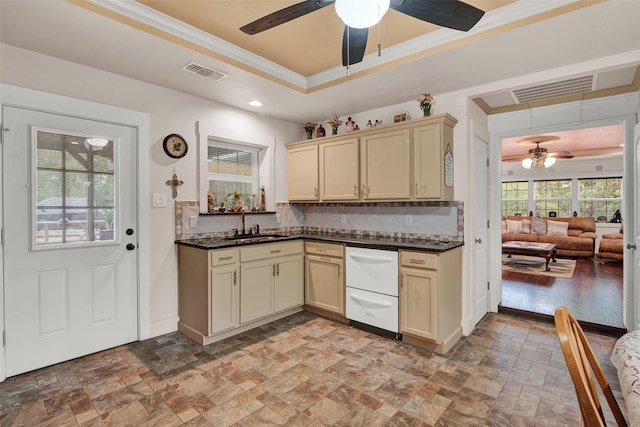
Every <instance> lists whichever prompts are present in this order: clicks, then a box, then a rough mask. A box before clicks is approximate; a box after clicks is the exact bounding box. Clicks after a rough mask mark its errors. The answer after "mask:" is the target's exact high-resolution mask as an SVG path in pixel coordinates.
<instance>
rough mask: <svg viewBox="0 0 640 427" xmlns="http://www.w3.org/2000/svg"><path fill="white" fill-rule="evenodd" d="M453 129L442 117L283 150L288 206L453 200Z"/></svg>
mask: <svg viewBox="0 0 640 427" xmlns="http://www.w3.org/2000/svg"><path fill="white" fill-rule="evenodd" d="M456 123H457V120H456V119H455V118H453V117H452V116H450V115H448V114H443V115H439V116H431V117H425V118H422V119H417V120H411V121H408V122H401V123H394V124H391V125H386V126H381V127H375V128H370V129H363V130H360V131H357V132H353V133H349V134H342V135H334V136H330V137H326V138H322V139H319V140H317V139H316V140H311V141H309V140H306V141H300V142H296V143H292V144H288V145H287V152H288V166H289V171H288V173H289V200H290V201H292V202H318V201H319V202H340V201H343V202H345V201H354V202H367V201H401V200H424V201H429V200H453V196H454V194H453V128H454V126H455V125H456ZM314 162H315V163H314Z"/></svg>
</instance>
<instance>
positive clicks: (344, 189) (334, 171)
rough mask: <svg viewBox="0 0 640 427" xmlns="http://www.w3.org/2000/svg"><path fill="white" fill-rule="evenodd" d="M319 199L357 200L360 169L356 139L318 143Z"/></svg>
mask: <svg viewBox="0 0 640 427" xmlns="http://www.w3.org/2000/svg"><path fill="white" fill-rule="evenodd" d="M319 150H320V153H319V156H320V199H321V200H358V198H359V197H360V191H359V189H360V169H359V167H358V162H359V158H358V139H357V138H350V139H346V140H342V141H333V142H327V143H323V144H320V146H319Z"/></svg>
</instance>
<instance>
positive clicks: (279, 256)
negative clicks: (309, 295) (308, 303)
mask: <svg viewBox="0 0 640 427" xmlns="http://www.w3.org/2000/svg"><path fill="white" fill-rule="evenodd" d="M240 260H241V266H240V324H241V325H243V324H246V323H249V322H252V321H254V320H257V319H261V318H263V317H266V316H269V315H271V314H274V313H278V312H282V311H284V310H287V309H291V308H296V307H301V306H302V305H303V304H304V287H303V280H304V270H303V255H302V242H301V241H293V242H282V243H265V244H260V245H253V246H247V247H244V248H242V249H241V251H240Z"/></svg>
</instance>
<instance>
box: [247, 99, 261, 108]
mask: <svg viewBox="0 0 640 427" xmlns="http://www.w3.org/2000/svg"><path fill="white" fill-rule="evenodd" d="M249 105H251V106H252V107H262V102H260V101H258V100H257V99H254V100H253V101H251V102H249Z"/></svg>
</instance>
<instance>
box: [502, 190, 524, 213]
mask: <svg viewBox="0 0 640 427" xmlns="http://www.w3.org/2000/svg"><path fill="white" fill-rule="evenodd" d="M528 203H529V183H528V182H527V181H514V182H503V183H502V216H504V217H506V216H509V215H515V214H521V215H527V214H528V212H529V209H528Z"/></svg>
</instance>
